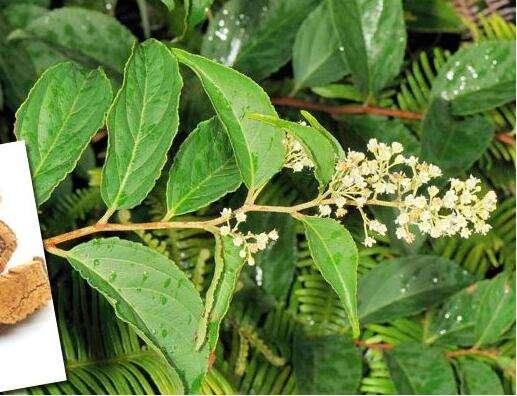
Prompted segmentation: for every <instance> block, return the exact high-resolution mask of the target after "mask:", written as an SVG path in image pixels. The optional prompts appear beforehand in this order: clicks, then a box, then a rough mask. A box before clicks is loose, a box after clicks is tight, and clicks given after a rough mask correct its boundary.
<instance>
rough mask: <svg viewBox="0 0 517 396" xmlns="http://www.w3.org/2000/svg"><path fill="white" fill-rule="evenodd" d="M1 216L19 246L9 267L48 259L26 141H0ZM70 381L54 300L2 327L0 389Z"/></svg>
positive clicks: (0, 218)
mask: <svg viewBox="0 0 517 396" xmlns="http://www.w3.org/2000/svg"><path fill="white" fill-rule="evenodd" d="M0 220H2V221H4V222H5V223H6V224H8V225H9V227H10V228H11V229H12V230H13V231H14V233H15V234H16V237H17V243H18V247H17V249H16V251H15V253H14V254H13V256H12V258H11V260H10V261H9V263H8V264H7V269H9V268H12V267H15V266H17V265H21V264H24V263H27V262H29V261H31V260H32V258H33V257H42V258H44V257H45V256H44V250H43V244H42V241H41V233H40V226H39V221H38V213H37V210H36V204H35V201H34V192H33V189H32V182H31V177H30V172H29V165H28V161H27V154H26V149H25V143H24V142H16V143H7V144H2V145H0ZM64 380H66V375H65V369H64V364H63V357H62V354H61V346H60V343H59V334H58V329H57V324H56V318H55V315H54V308H53V304H52V301H49V302H48V303H47V305H46V306H45V307H44V308H42V309H40V310H39V311H37V312H36V313H34V314H33V315H31V316H29V317H28V318H27V319H26V320H24V321H22V322H20V323H18V324H16V325H13V326H5V327H2V329H1V330H0V392H2V391H6V390H12V389H20V388H25V387H29V386H34V385H42V384H48V383H51V382H58V381H64Z"/></svg>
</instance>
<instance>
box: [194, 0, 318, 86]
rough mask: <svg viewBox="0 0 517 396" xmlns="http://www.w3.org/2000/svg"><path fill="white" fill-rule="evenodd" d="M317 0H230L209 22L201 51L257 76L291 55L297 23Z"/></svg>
mask: <svg viewBox="0 0 517 396" xmlns="http://www.w3.org/2000/svg"><path fill="white" fill-rule="evenodd" d="M317 1H318V0H253V1H249V0H230V1H228V2H226V3H225V4H224V6H223V7H222V8H221V9H220V10H219V12H218V13H217V14H216V15H215V17H214V18H213V19H212V21H211V22H210V25H209V26H208V31H207V33H206V34H205V37H204V40H203V46H202V48H201V54H202V55H204V56H206V57H208V58H210V59H214V60H217V61H219V62H221V63H223V64H225V65H227V66H232V67H235V68H236V69H237V70H240V71H242V72H243V73H245V74H247V75H249V76H251V77H253V78H254V79H257V80H260V79H264V78H265V77H267V76H269V75H270V74H271V73H273V72H275V71H277V70H278V69H279V68H280V67H282V66H283V65H284V64H286V63H287V62H288V61H289V59H290V58H291V48H292V46H293V43H294V39H295V35H296V32H297V31H298V27H299V26H300V24H301V23H302V22H303V20H304V19H305V17H306V16H307V15H308V14H309V12H310V11H311V10H312V9H313V6H314V5H315V4H316V3H317Z"/></svg>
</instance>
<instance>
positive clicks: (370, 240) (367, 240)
mask: <svg viewBox="0 0 517 396" xmlns="http://www.w3.org/2000/svg"><path fill="white" fill-rule="evenodd" d="M375 242H376V241H375V239H373V238H372V237H366V238H364V241H363V245H364V246H366V247H372V246H373V245H375Z"/></svg>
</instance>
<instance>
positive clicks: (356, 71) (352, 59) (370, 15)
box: [326, 0, 406, 98]
mask: <svg viewBox="0 0 517 396" xmlns="http://www.w3.org/2000/svg"><path fill="white" fill-rule="evenodd" d="M326 1H327V4H328V6H329V8H330V16H331V18H330V23H331V24H332V25H333V27H334V30H335V31H336V33H337V35H338V38H339V40H340V42H341V46H342V47H343V51H342V52H341V53H342V55H343V56H344V58H345V61H346V63H347V64H348V67H349V69H350V72H351V73H352V76H353V79H354V82H355V84H356V86H357V88H358V89H359V91H360V92H361V93H362V94H363V95H364V97H365V98H366V97H367V96H369V95H374V94H376V93H378V92H379V91H380V90H381V89H382V88H384V87H385V86H386V85H387V84H388V83H390V82H391V81H392V80H393V78H394V77H395V76H397V74H398V73H399V70H400V67H401V65H402V60H403V58H404V51H405V47H406V30H405V25H404V17H403V10H402V2H401V0H326Z"/></svg>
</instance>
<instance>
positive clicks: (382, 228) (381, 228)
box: [368, 220, 388, 235]
mask: <svg viewBox="0 0 517 396" xmlns="http://www.w3.org/2000/svg"><path fill="white" fill-rule="evenodd" d="M368 228H369V229H370V230H372V231H375V232H378V233H379V234H381V235H386V231H388V228H387V227H386V225H385V224H383V223H381V222H380V221H378V220H370V221H369V222H368Z"/></svg>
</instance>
